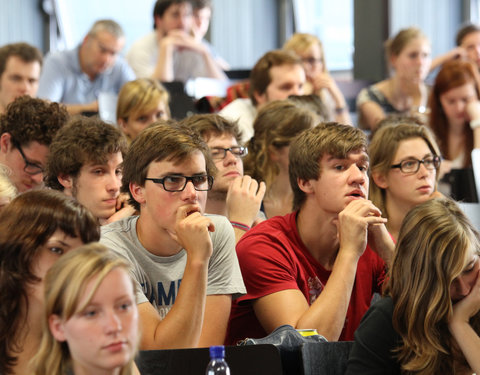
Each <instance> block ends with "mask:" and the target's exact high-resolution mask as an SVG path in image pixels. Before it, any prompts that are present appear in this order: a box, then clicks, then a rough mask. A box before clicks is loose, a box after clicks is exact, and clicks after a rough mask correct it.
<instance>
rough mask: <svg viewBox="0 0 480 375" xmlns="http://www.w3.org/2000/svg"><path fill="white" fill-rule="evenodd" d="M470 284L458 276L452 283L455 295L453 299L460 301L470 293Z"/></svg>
mask: <svg viewBox="0 0 480 375" xmlns="http://www.w3.org/2000/svg"><path fill="white" fill-rule="evenodd" d="M470 287H471V286H470V284H469V283H468V282H467V281H466V280H464V279H463V277H462V276H459V277H458V278H456V279H455V280H454V281H453V291H454V293H455V296H454V297H455V299H462V298H463V297H465V296H467V295H468V294H469V293H470Z"/></svg>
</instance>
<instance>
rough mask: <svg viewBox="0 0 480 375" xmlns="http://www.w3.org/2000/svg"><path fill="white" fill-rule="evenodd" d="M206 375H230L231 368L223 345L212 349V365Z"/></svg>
mask: <svg viewBox="0 0 480 375" xmlns="http://www.w3.org/2000/svg"><path fill="white" fill-rule="evenodd" d="M205 375H230V368H229V367H228V364H227V362H225V347H224V346H223V345H220V346H211V347H210V363H209V364H208V366H207V370H206V371H205Z"/></svg>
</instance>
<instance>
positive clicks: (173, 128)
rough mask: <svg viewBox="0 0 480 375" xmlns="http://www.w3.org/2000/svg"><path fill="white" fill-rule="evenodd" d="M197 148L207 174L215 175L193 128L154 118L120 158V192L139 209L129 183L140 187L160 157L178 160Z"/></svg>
mask: <svg viewBox="0 0 480 375" xmlns="http://www.w3.org/2000/svg"><path fill="white" fill-rule="evenodd" d="M196 151H200V152H201V153H202V154H203V156H204V157H205V164H206V170H207V174H209V175H215V172H216V168H215V164H214V163H213V161H212V157H211V156H210V150H209V149H208V146H207V144H206V143H205V141H204V140H203V139H202V138H201V137H200V134H198V133H197V132H196V131H194V130H192V129H190V128H189V127H187V126H185V125H181V124H179V123H173V122H172V121H157V122H154V123H153V124H152V125H150V126H149V127H148V128H146V129H144V130H142V131H141V132H140V134H139V135H138V137H137V138H135V139H134V140H133V142H132V143H131V144H130V147H129V149H128V152H127V154H126V155H125V160H124V161H123V177H122V192H124V193H128V194H130V200H129V203H130V204H131V205H132V206H134V207H135V208H136V209H137V210H140V204H139V203H138V202H137V201H136V200H135V199H134V198H133V195H132V193H131V191H130V183H136V184H138V185H140V186H143V185H144V184H145V178H146V177H147V171H148V167H149V165H150V163H152V162H159V161H162V160H168V161H173V162H177V161H180V162H181V161H183V160H187V159H188V158H189V157H190V156H191V155H192V154H193V153H194V152H196Z"/></svg>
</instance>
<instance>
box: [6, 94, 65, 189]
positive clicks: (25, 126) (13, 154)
mask: <svg viewBox="0 0 480 375" xmlns="http://www.w3.org/2000/svg"><path fill="white" fill-rule="evenodd" d="M67 119H68V113H67V111H66V110H65V108H63V107H60V106H59V105H58V104H57V103H47V102H46V101H43V100H41V99H34V98H31V97H29V96H22V97H20V98H17V99H16V100H15V101H14V102H12V103H11V104H10V105H8V106H7V111H6V113H5V114H4V115H3V116H1V117H0V164H4V165H5V166H6V167H7V168H8V169H9V170H10V176H9V177H10V179H11V181H12V182H13V184H14V185H15V187H16V188H17V190H18V191H19V192H25V191H27V190H30V189H33V188H36V187H41V186H43V172H44V168H45V164H46V162H47V157H48V153H49V146H50V143H51V142H52V139H53V136H54V135H55V133H56V132H57V131H58V129H60V128H61V127H62V126H63V125H64V124H65V122H66V121H67Z"/></svg>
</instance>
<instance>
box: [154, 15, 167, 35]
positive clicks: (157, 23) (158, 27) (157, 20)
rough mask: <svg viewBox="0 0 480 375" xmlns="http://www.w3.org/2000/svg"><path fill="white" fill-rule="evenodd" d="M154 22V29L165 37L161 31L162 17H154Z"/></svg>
mask: <svg viewBox="0 0 480 375" xmlns="http://www.w3.org/2000/svg"><path fill="white" fill-rule="evenodd" d="M153 20H154V22H155V28H156V30H158V31H159V32H160V33H161V34H162V35H165V31H164V30H163V22H162V17H160V16H154V18H153Z"/></svg>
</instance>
